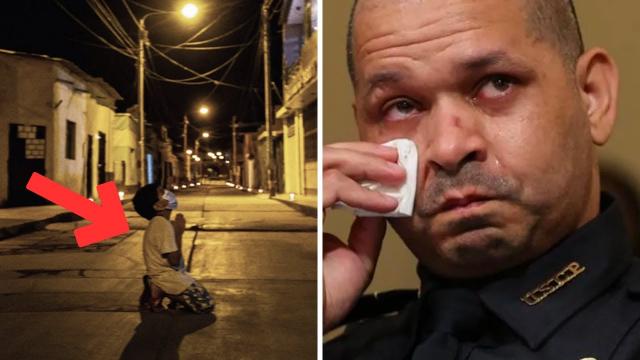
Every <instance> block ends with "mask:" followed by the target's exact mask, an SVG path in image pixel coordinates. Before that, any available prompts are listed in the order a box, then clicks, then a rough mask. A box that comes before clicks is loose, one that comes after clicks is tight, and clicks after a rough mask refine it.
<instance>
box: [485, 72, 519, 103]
mask: <svg viewBox="0 0 640 360" xmlns="http://www.w3.org/2000/svg"><path fill="white" fill-rule="evenodd" d="M515 84H516V80H515V79H514V78H512V77H510V76H506V75H494V76H490V77H488V78H486V79H485V80H484V81H483V82H482V83H481V84H480V88H479V89H478V92H477V94H476V96H475V97H476V98H477V99H498V98H501V97H503V96H505V95H507V94H509V93H510V92H511V90H512V89H513V86H514V85H515Z"/></svg>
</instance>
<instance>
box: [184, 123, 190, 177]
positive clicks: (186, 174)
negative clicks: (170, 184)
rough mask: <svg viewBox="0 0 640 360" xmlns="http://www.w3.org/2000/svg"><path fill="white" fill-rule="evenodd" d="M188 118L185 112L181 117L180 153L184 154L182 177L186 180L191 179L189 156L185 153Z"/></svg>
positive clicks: (187, 148) (186, 148)
mask: <svg viewBox="0 0 640 360" xmlns="http://www.w3.org/2000/svg"><path fill="white" fill-rule="evenodd" d="M188 127H189V118H188V117H187V115H186V114H185V115H184V117H183V118H182V155H183V156H184V164H183V165H184V177H185V179H186V180H187V181H191V156H189V154H188V153H187V150H189V147H188V143H189V141H188V140H189V139H188V137H189V136H188V135H187V134H188V133H187V130H188Z"/></svg>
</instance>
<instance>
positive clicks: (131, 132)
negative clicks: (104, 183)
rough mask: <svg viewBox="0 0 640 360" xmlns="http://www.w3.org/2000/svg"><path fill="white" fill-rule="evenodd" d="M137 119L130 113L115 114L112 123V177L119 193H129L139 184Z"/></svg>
mask: <svg viewBox="0 0 640 360" xmlns="http://www.w3.org/2000/svg"><path fill="white" fill-rule="evenodd" d="M138 124H139V122H138V119H137V118H135V117H134V116H133V115H132V114H130V113H117V114H116V116H115V121H114V123H113V127H112V130H113V131H112V132H113V154H112V158H113V175H114V180H115V182H116V185H118V188H119V189H120V190H121V191H124V192H127V193H131V192H133V191H134V190H135V189H136V188H137V187H138V184H139V181H140V180H139V173H140V169H139V165H138V161H139V157H140V152H139V151H137V149H138V139H139V137H138V132H139V131H140V130H139V125H138Z"/></svg>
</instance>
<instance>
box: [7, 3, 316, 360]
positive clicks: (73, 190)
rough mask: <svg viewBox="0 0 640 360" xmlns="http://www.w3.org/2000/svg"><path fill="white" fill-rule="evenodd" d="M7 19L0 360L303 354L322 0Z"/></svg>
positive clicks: (309, 311) (309, 328)
mask: <svg viewBox="0 0 640 360" xmlns="http://www.w3.org/2000/svg"><path fill="white" fill-rule="evenodd" d="M5 6H6V7H5V9H4V11H3V12H2V13H1V14H0V17H1V21H0V338H1V339H2V346H0V359H15V360H21V359H172V360H174V359H181V360H188V359H315V358H316V351H317V273H316V266H317V261H316V258H317V221H318V219H317V146H318V141H317V103H316V102H317V79H316V73H317V50H316V49H317V30H318V23H317V0H264V1H256V0H212V1H203V0H199V1H194V2H186V1H179V0H176V1H173V0H164V1H161V0H136V1H134V0H23V1H15V2H11V3H7V4H5ZM34 173H36V175H33V174H34ZM37 174H40V175H42V177H39V178H40V179H41V180H43V181H44V180H46V181H51V182H50V183H44V184H50V185H42V184H43V183H41V185H40V188H39V190H36V188H35V187H33V186H31V184H32V183H33V181H34V179H35V178H36V176H37ZM54 183H55V184H54ZM103 184H107V185H103ZM54 185H55V186H54ZM111 185H113V186H114V187H113V188H110V187H109V186H111ZM58 186H60V187H58ZM62 187H64V188H66V189H67V190H68V193H67V190H64V189H62ZM62 190H64V191H62ZM111 190H113V191H111ZM67 194H69V196H67ZM109 199H112V200H113V201H112V200H109ZM71 203H73V205H71ZM114 203H115V208H116V210H119V211H116V212H119V214H115V215H114V217H113V218H111V217H110V216H111V215H105V216H102V215H101V216H102V218H98V217H97V215H95V214H93V215H92V214H89V212H91V211H94V210H95V211H97V210H100V209H106V208H107V207H109V209H112V208H113V204H114ZM108 204H109V205H108ZM76 209H77V210H76ZM87 209H89V210H87ZM109 211H111V210H109ZM123 213H124V216H126V222H125V220H124V218H123ZM100 214H111V212H107V211H106V210H105V211H104V212H100ZM118 216H120V218H121V219H123V220H122V224H125V223H126V224H128V231H126V226H125V227H124V230H123V231H119V229H122V226H119V225H117V217H118ZM105 217H106V218H107V219H105ZM98 222H100V224H101V225H100V227H97V225H98V224H97V223H98ZM94 228H95V229H98V228H99V229H101V230H100V231H98V230H95V231H93V230H91V229H94ZM82 229H84V235H85V236H89V235H92V236H95V237H99V236H100V235H101V234H102V233H104V234H108V233H109V231H111V233H112V234H113V233H118V235H117V236H108V237H107V236H106V235H105V239H106V240H103V241H99V240H98V241H96V242H94V243H91V244H90V245H87V246H85V245H82V243H81V242H80V240H79V239H80V235H79V234H80V233H81V232H82V231H83V230H82ZM98 232H100V234H98Z"/></svg>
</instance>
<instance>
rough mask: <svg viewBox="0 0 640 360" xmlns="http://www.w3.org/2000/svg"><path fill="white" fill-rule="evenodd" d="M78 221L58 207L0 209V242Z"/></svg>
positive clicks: (75, 216) (131, 196)
mask: <svg viewBox="0 0 640 360" xmlns="http://www.w3.org/2000/svg"><path fill="white" fill-rule="evenodd" d="M132 198H133V195H132V194H131V195H128V196H127V197H125V198H124V199H123V200H122V203H123V205H124V204H126V203H128V202H130V201H131V199H132ZM78 220H82V218H81V217H79V216H77V215H75V214H73V213H71V212H69V211H67V209H65V208H63V207H60V206H58V205H43V206H21V207H13V208H0V240H3V239H6V238H9V237H12V236H16V235H21V234H26V233H29V232H33V231H37V230H42V229H44V228H45V227H47V225H49V224H53V223H60V222H72V221H78Z"/></svg>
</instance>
